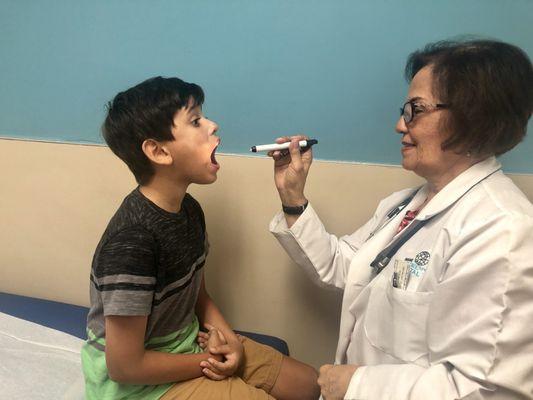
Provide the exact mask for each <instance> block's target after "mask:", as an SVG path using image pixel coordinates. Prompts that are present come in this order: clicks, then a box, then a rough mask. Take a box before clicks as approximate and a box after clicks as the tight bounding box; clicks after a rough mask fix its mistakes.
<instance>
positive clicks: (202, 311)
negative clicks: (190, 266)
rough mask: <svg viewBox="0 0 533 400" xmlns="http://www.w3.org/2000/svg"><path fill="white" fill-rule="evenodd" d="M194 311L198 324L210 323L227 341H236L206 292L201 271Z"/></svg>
mask: <svg viewBox="0 0 533 400" xmlns="http://www.w3.org/2000/svg"><path fill="white" fill-rule="evenodd" d="M195 311H196V316H197V317H198V320H199V321H200V326H205V325H206V324H207V325H212V326H214V327H215V328H216V329H218V330H219V331H220V332H222V334H223V335H224V337H225V338H226V340H227V341H228V342H230V341H231V340H236V341H238V338H237V335H236V334H235V332H233V330H232V329H231V328H230V326H229V324H228V323H227V322H226V320H225V319H224V317H223V316H222V313H221V312H220V310H219V309H218V307H217V305H216V304H215V302H214V301H213V300H212V299H211V297H210V296H209V294H208V293H207V290H206V288H205V278H204V275H203V272H202V283H201V284H200V292H199V293H198V300H197V301H196V309H195Z"/></svg>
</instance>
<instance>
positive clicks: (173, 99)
mask: <svg viewBox="0 0 533 400" xmlns="http://www.w3.org/2000/svg"><path fill="white" fill-rule="evenodd" d="M203 102H204V92H203V90H202V88H201V87H200V86H198V85H196V84H194V83H187V82H184V81H182V80H181V79H178V78H162V77H160V76H157V77H155V78H150V79H147V80H145V81H144V82H142V83H139V84H138V85H136V86H134V87H132V88H130V89H128V90H126V91H124V92H120V93H119V94H117V95H116V96H115V98H114V99H113V100H112V101H110V102H109V103H108V105H107V117H106V119H105V121H104V124H103V126H102V133H103V136H104V139H105V141H106V143H107V145H108V146H109V148H110V149H111V150H112V151H113V153H115V154H116V155H117V156H118V157H119V158H120V159H122V161H124V162H125V163H126V165H127V166H128V167H129V169H130V170H131V172H133V175H135V179H136V181H137V182H138V183H139V184H146V183H148V181H149V180H150V178H151V177H152V176H153V174H154V168H153V166H152V164H151V162H150V160H149V159H148V158H147V157H146V155H145V154H144V152H143V150H142V144H143V142H144V141H145V140H146V139H154V140H160V141H170V140H174V137H173V136H172V126H173V121H174V116H175V115H176V113H177V112H178V111H179V110H180V109H182V108H187V107H189V106H190V107H196V106H199V105H202V104H203Z"/></svg>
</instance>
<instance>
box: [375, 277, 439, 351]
mask: <svg viewBox="0 0 533 400" xmlns="http://www.w3.org/2000/svg"><path fill="white" fill-rule="evenodd" d="M432 296H433V292H408V291H405V290H401V289H398V288H395V287H392V285H391V284H390V282H388V281H387V280H385V279H384V280H382V284H381V285H375V286H374V287H372V290H371V292H370V296H369V301H368V307H367V310H366V314H365V321H364V326H365V334H366V337H367V339H368V341H369V342H370V343H371V344H372V345H373V346H374V347H377V348H378V349H380V350H381V351H383V352H385V353H387V354H389V355H391V356H393V357H395V358H398V359H400V360H403V361H406V362H412V361H415V360H417V359H418V358H420V357H421V356H423V355H425V354H427V353H428V348H427V338H426V322H427V316H428V309H429V303H430V301H431V298H432Z"/></svg>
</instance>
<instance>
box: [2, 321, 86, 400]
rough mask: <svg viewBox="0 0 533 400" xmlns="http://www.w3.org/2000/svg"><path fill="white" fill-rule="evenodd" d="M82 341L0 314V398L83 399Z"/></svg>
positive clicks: (31, 399) (39, 399) (32, 399)
mask: <svg viewBox="0 0 533 400" xmlns="http://www.w3.org/2000/svg"><path fill="white" fill-rule="evenodd" d="M83 343H84V341H83V340H81V339H79V338H77V337H75V336H72V335H69V334H67V333H65V332H61V331H58V330H55V329H51V328H47V327H45V326H42V325H39V324H35V323H33V322H29V321H26V320H23V319H20V318H16V317H13V316H11V315H8V314H4V313H0V399H28V400H50V399H54V400H56V399H58V400H78V399H83V398H84V391H85V386H84V380H83V373H82V370H81V358H80V350H81V346H82V345H83Z"/></svg>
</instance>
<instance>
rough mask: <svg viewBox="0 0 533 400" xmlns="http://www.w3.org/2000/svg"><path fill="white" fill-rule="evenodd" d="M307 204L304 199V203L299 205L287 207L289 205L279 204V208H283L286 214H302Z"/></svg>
mask: <svg viewBox="0 0 533 400" xmlns="http://www.w3.org/2000/svg"><path fill="white" fill-rule="evenodd" d="M308 204H309V201H306V202H305V204H303V205H301V206H292V207H289V206H286V205H283V204H282V205H281V208H283V212H284V213H285V214H288V215H300V214H302V213H303V212H304V211H305V209H306V208H307V205H308Z"/></svg>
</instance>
